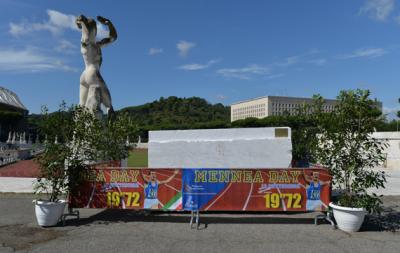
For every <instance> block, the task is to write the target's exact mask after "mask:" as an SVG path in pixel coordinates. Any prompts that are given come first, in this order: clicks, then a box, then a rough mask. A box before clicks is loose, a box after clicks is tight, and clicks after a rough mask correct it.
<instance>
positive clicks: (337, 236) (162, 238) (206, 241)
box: [0, 194, 400, 253]
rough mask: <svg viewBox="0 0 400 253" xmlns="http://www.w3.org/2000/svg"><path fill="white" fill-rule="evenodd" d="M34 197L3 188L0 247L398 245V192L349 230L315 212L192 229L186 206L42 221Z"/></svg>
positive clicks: (216, 221) (313, 248) (235, 217)
mask: <svg viewBox="0 0 400 253" xmlns="http://www.w3.org/2000/svg"><path fill="white" fill-rule="evenodd" d="M32 199H33V196H31V195H27V194H0V245H1V246H0V252H13V251H14V250H15V251H18V252H43V253H45V252H58V253H63V252H68V253H73V252H96V253H100V252H189V251H192V252H207V253H209V252H229V253H233V252H291V253H293V252H307V253H310V252H319V253H320V252H374V253H376V252H379V253H381V252H382V253H383V252H385V253H386V252H396V253H397V252H399V248H400V232H398V231H400V230H399V229H400V213H399V212H400V196H397V197H393V196H392V197H385V199H384V201H385V206H386V208H387V212H385V214H384V216H383V218H382V219H381V222H380V223H378V222H376V221H374V219H371V220H370V221H369V222H368V223H367V225H366V226H364V227H363V232H359V233H353V234H347V233H344V232H341V231H339V230H333V229H332V228H331V226H330V225H328V224H322V225H319V226H315V225H313V217H314V216H315V214H288V215H282V214H268V215H266V214H259V213H253V214H246V215H245V214H226V213H225V214H220V213H212V214H207V215H203V217H202V226H201V229H200V230H195V229H190V227H189V224H188V222H189V215H188V214H176V213H174V214H165V213H162V214H160V213H158V214H153V215H149V216H148V215H145V214H143V213H138V212H134V211H122V210H98V209H80V211H81V216H82V218H81V220H80V221H76V220H69V221H67V224H66V226H65V227H61V226H60V227H55V228H40V227H38V226H37V225H36V221H35V217H34V206H33V204H32ZM205 224H206V225H205ZM392 231H397V232H392Z"/></svg>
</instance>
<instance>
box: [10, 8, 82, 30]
mask: <svg viewBox="0 0 400 253" xmlns="http://www.w3.org/2000/svg"><path fill="white" fill-rule="evenodd" d="M47 15H48V16H49V19H48V20H47V21H44V22H42V23H30V22H28V21H27V20H23V21H22V22H21V23H19V24H16V23H13V22H11V23H10V24H9V32H10V33H11V34H12V35H13V36H20V35H25V34H29V33H33V32H37V31H48V32H51V33H52V34H53V35H57V34H61V33H62V32H64V30H66V29H70V30H76V31H77V30H78V28H77V27H76V24H75V16H74V15H68V14H64V13H61V12H59V11H55V10H47Z"/></svg>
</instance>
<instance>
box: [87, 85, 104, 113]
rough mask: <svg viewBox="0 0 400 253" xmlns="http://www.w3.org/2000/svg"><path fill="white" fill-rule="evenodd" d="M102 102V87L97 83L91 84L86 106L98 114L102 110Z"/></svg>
mask: <svg viewBox="0 0 400 253" xmlns="http://www.w3.org/2000/svg"><path fill="white" fill-rule="evenodd" d="M100 103H101V88H100V87H99V85H97V84H92V85H89V89H88V95H87V100H86V104H85V106H86V108H88V109H89V110H90V111H91V112H93V113H95V114H97V113H98V112H101V110H100Z"/></svg>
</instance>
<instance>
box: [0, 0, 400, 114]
mask: <svg viewBox="0 0 400 253" xmlns="http://www.w3.org/2000/svg"><path fill="white" fill-rule="evenodd" d="M0 9H1V10H2V15H1V16H0V38H1V40H0V86H3V87H6V88H9V89H11V90H13V91H15V92H16V93H17V94H18V95H19V96H20V98H21V100H22V101H23V103H24V104H25V105H26V106H27V107H28V109H29V110H30V111H31V112H35V113H37V112H39V111H40V107H41V105H47V106H48V107H50V109H51V110H53V109H56V108H57V105H58V104H59V103H60V102H61V101H62V100H65V101H66V102H67V103H78V97H79V76H80V72H81V70H82V69H83V60H82V56H81V55H80V51H79V45H80V33H79V32H78V31H77V30H76V28H75V27H74V23H73V19H74V16H77V15H79V14H82V13H83V14H85V15H87V16H91V17H93V16H97V15H102V16H104V17H107V18H109V19H111V20H112V22H113V23H114V25H115V26H116V28H117V31H118V39H117V41H115V42H114V43H113V44H112V45H110V46H108V47H106V48H104V49H103V57H104V58H103V65H102V74H103V77H104V79H105V80H106V82H107V84H108V86H109V89H110V90H111V94H112V97H113V103H114V107H115V108H117V109H119V108H122V107H125V106H130V105H138V104H143V103H145V102H150V101H153V100H156V99H158V98H159V97H161V96H163V97H167V96H172V95H174V96H179V97H190V96H199V97H203V98H205V99H207V100H208V101H210V102H212V103H217V102H221V103H223V104H226V105H229V104H230V103H232V102H235V101H238V100H243V99H248V98H252V97H258V96H264V95H283V96H303V97H310V96H312V95H313V94H316V93H320V94H321V95H323V96H324V97H327V98H334V97H335V96H336V95H337V94H338V92H339V91H340V90H342V89H354V88H362V89H370V90H371V91H372V95H373V97H376V98H378V99H379V100H381V101H382V102H383V106H384V108H385V112H392V111H394V110H396V109H398V108H399V107H398V102H397V99H398V97H400V83H399V81H400V1H397V0H354V1H348V0H335V1H323V0H307V1H306V0H303V1H300V0H299V1H293V0H276V1H272V0H269V1H267V0H263V1H261V0H260V1H256V0H254V1H233V0H229V1H215V0H208V1H207V0H202V1H200V0H198V1H188V0H182V1H176V0H171V1H163V0H159V1H150V0H147V1H116V0H115V1H71V0H68V1H21V0H0ZM104 34H107V31H106V30H104V29H101V30H100V34H99V36H100V37H101V36H104Z"/></svg>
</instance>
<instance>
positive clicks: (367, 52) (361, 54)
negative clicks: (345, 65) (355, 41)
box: [339, 48, 387, 59]
mask: <svg viewBox="0 0 400 253" xmlns="http://www.w3.org/2000/svg"><path fill="white" fill-rule="evenodd" d="M385 54H387V51H386V50H385V49H383V48H363V49H358V50H356V51H354V52H353V53H351V54H347V55H342V56H339V58H340V59H351V58H378V57H381V56H383V55H385Z"/></svg>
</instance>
